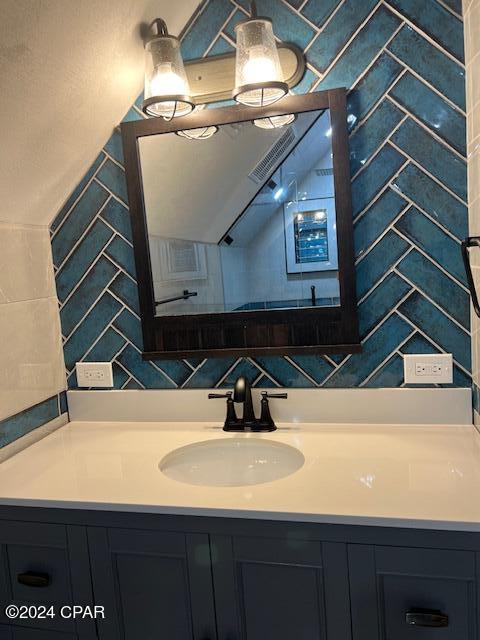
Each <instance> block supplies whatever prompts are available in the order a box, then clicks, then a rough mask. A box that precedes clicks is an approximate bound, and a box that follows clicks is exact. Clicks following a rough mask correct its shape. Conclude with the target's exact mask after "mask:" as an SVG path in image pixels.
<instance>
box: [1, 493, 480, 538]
mask: <svg viewBox="0 0 480 640" xmlns="http://www.w3.org/2000/svg"><path fill="white" fill-rule="evenodd" d="M0 506H2V507H26V508H42V509H67V510H68V509H71V510H75V511H108V512H116V513H136V514H156V515H165V516H196V517H209V518H210V517H211V518H237V519H238V518H240V519H246V520H269V521H278V522H298V523H312V524H325V525H326V524H329V525H350V526H355V525H356V526H365V527H389V528H392V527H393V528H397V529H419V530H420V529H423V530H432V531H455V532H470V533H480V522H462V521H455V520H421V519H418V518H417V519H415V518H393V517H380V516H355V515H338V514H317V513H293V512H281V511H258V510H246V509H215V508H212V507H172V506H163V505H143V504H128V503H125V504H122V503H108V502H75V501H68V500H65V501H63V500H37V499H28V498H18V499H17V498H0Z"/></svg>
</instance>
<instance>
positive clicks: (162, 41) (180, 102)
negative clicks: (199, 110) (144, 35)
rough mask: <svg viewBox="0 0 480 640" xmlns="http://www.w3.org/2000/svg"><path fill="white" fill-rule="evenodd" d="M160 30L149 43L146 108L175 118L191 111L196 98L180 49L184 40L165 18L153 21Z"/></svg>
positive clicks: (155, 113)
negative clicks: (180, 38) (169, 29)
mask: <svg viewBox="0 0 480 640" xmlns="http://www.w3.org/2000/svg"><path fill="white" fill-rule="evenodd" d="M151 26H152V27H156V29H157V33H156V34H154V35H152V36H151V38H150V39H149V40H148V42H147V43H146V45H145V93H144V100H143V105H142V109H143V111H144V113H146V114H147V115H149V116H155V117H157V118H160V117H161V118H164V119H165V120H172V118H177V117H179V116H184V115H187V114H188V113H190V112H191V111H192V110H193V109H194V107H195V102H194V100H193V98H192V97H191V94H190V87H189V83H188V79H187V74H186V73H185V67H184V65H183V59H182V54H181V52H180V41H179V39H178V38H177V37H176V36H172V35H170V34H169V33H168V29H167V25H166V23H165V21H164V20H162V19H161V18H157V19H156V20H154V21H153V22H152V25H151Z"/></svg>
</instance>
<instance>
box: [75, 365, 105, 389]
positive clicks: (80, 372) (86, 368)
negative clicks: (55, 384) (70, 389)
mask: <svg viewBox="0 0 480 640" xmlns="http://www.w3.org/2000/svg"><path fill="white" fill-rule="evenodd" d="M75 371H76V373H77V384H78V386H79V387H102V388H108V387H113V370H112V363H111V362H77V364H76V365H75Z"/></svg>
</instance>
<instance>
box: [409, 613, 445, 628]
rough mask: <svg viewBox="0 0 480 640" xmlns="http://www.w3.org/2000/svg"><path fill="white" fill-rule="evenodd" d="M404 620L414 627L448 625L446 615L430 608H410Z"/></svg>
mask: <svg viewBox="0 0 480 640" xmlns="http://www.w3.org/2000/svg"><path fill="white" fill-rule="evenodd" d="M405 622H406V623H407V624H410V625H412V626H414V627H448V616H447V615H445V614H444V613H442V612H441V611H434V610H431V609H411V610H410V611H407V613H406V614H405Z"/></svg>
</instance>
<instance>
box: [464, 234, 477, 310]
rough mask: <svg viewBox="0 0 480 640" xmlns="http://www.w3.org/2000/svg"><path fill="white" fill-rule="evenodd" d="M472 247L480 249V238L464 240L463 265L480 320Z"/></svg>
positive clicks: (472, 237) (474, 237)
mask: <svg viewBox="0 0 480 640" xmlns="http://www.w3.org/2000/svg"><path fill="white" fill-rule="evenodd" d="M472 247H477V248H478V249H480V236H471V237H469V238H465V240H463V242H462V257H463V264H464V266H465V272H466V274H467V283H468V288H469V290H470V296H471V298H472V305H473V309H474V311H475V313H476V314H477V316H478V317H479V318H480V305H479V304H478V296H477V291H476V289H475V282H474V280H473V274H472V266H471V264H470V251H469V249H470V248H472Z"/></svg>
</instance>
